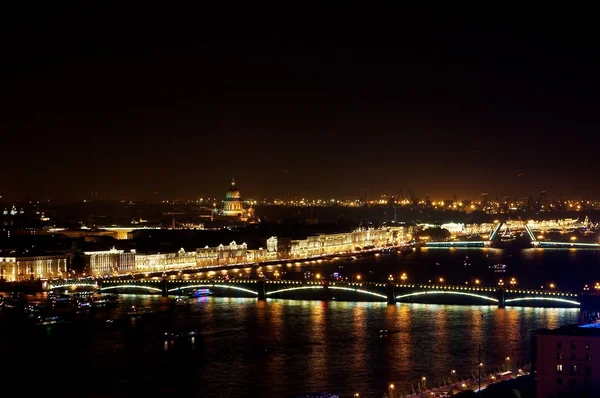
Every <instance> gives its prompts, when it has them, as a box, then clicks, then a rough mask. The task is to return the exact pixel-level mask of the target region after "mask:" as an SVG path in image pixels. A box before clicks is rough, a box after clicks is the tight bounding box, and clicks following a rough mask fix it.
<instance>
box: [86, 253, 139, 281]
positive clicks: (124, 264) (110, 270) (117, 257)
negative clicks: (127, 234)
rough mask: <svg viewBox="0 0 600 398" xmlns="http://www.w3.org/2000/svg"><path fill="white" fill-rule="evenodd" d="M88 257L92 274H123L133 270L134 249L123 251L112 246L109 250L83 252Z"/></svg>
mask: <svg viewBox="0 0 600 398" xmlns="http://www.w3.org/2000/svg"><path fill="white" fill-rule="evenodd" d="M84 254H85V255H86V256H88V257H89V265H90V273H91V275H93V276H101V275H113V274H116V275H123V274H128V273H132V272H135V254H136V253H135V251H131V252H129V253H125V252H124V251H123V250H117V249H115V248H114V247H113V248H112V249H110V250H105V251H97V252H85V253H84Z"/></svg>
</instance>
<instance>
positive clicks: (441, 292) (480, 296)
mask: <svg viewBox="0 0 600 398" xmlns="http://www.w3.org/2000/svg"><path fill="white" fill-rule="evenodd" d="M431 294H452V295H457V296H469V297H475V298H480V299H482V300H487V301H491V302H494V303H498V299H496V298H493V297H488V296H483V295H481V294H475V293H466V292H455V291H449V290H428V291H425V292H415V293H407V294H402V295H400V296H396V299H403V298H405V297H412V296H424V295H431Z"/></svg>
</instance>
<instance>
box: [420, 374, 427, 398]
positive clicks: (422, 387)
mask: <svg viewBox="0 0 600 398" xmlns="http://www.w3.org/2000/svg"><path fill="white" fill-rule="evenodd" d="M426 388H427V378H426V377H425V376H423V377H421V398H423V391H424V390H425V389H426Z"/></svg>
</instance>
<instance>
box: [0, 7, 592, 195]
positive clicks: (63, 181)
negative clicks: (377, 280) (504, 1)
mask: <svg viewBox="0 0 600 398" xmlns="http://www.w3.org/2000/svg"><path fill="white" fill-rule="evenodd" d="M173 13H175V14H174V15H175V16H176V18H172V16H173ZM188 14H189V16H186V15H183V14H182V13H181V10H179V9H177V10H174V9H171V8H169V7H166V6H164V7H161V8H160V9H158V8H152V6H147V7H146V8H144V9H139V8H137V7H128V6H122V7H120V8H119V10H118V12H115V10H114V9H111V8H110V7H108V6H97V5H78V6H63V7H58V6H54V7H48V8H46V9H44V8H42V9H39V10H37V11H36V13H35V15H34V14H32V13H31V12H25V11H24V10H17V9H15V11H14V14H11V20H10V23H7V24H5V25H4V26H3V28H2V29H3V32H4V33H5V35H4V38H3V44H4V48H5V51H6V54H7V59H10V60H11V62H6V63H4V64H3V65H2V66H1V68H2V72H3V73H2V77H1V79H2V83H3V86H4V89H3V92H2V94H1V95H2V105H3V113H4V115H3V124H2V130H3V136H4V137H5V139H4V144H5V147H7V148H18V150H9V151H4V153H3V158H4V161H5V164H6V165H10V167H7V166H5V167H3V168H2V169H1V171H0V176H1V177H2V179H3V189H2V191H3V192H1V193H0V195H3V196H5V197H10V196H19V197H27V196H31V197H40V196H45V195H47V196H56V197H78V196H82V195H83V194H85V193H89V192H113V194H114V195H115V196H126V197H135V198H140V199H151V198H152V197H154V193H155V192H160V193H161V194H163V195H168V196H169V197H194V196H199V195H206V194H210V195H211V196H213V195H218V196H217V197H220V194H219V192H221V190H220V188H219V187H221V186H224V185H226V184H227V181H228V180H229V179H230V178H231V177H235V178H236V179H237V180H238V181H240V184H241V185H240V188H241V189H242V191H243V192H244V195H246V196H250V197H256V196H263V197H276V196H283V195H286V194H289V195H290V196H296V197H302V196H306V197H321V196H362V197H366V196H373V195H380V194H382V193H387V194H394V193H396V192H398V191H399V190H401V189H403V190H404V191H406V190H407V189H408V188H410V189H411V190H412V191H413V192H415V194H416V195H418V196H424V195H425V194H429V195H430V196H431V197H436V198H451V197H452V196H453V195H454V193H456V194H457V196H462V197H468V198H471V199H476V198H477V197H478V196H479V195H480V194H481V193H483V192H488V193H490V196H495V195H496V194H497V195H499V196H504V195H510V196H519V197H526V196H534V197H535V196H536V195H537V194H538V193H539V192H541V191H543V190H548V192H550V193H551V195H555V196H557V197H568V196H577V197H581V198H585V197H590V198H591V197H600V191H599V188H598V187H597V186H595V185H594V184H593V182H594V181H595V173H596V172H595V170H594V169H593V167H592V166H591V165H590V162H589V161H588V159H589V158H590V157H591V156H593V154H592V153H590V151H591V150H592V149H591V148H594V147H596V146H597V144H598V138H597V134H596V132H597V131H598V127H600V126H599V124H598V121H597V120H596V118H595V117H594V112H593V109H595V108H596V105H597V96H596V95H595V93H596V91H597V86H598V83H599V81H598V77H597V75H596V73H595V71H596V70H597V68H596V67H597V64H598V62H597V59H596V58H595V55H594V54H593V52H592V51H590V50H589V49H590V48H593V47H594V43H595V38H596V37H597V34H596V33H597V32H595V31H594V30H593V28H592V27H591V25H587V24H586V23H585V21H580V20H575V19H569V18H566V17H561V19H553V18H550V17H544V16H541V15H537V16H536V17H535V18H530V17H523V18H517V17H514V16H512V17H511V18H510V20H508V19H506V18H504V16H503V15H501V13H498V14H494V16H488V17H487V18H481V19H469V18H468V17H467V16H464V15H460V16H459V15H453V14H452V13H451V14H445V15H444V16H439V15H435V14H434V13H429V12H426V13H414V14H413V13H406V12H403V13H390V15H389V17H387V18H389V20H387V19H386V17H385V16H383V15H378V18H379V19H377V20H372V19H369V18H368V16H367V15H365V16H363V17H362V18H363V19H361V20H360V21H362V22H363V23H362V24H360V25H359V26H361V28H360V29H355V28H356V25H355V24H354V23H351V22H344V19H343V18H330V17H329V15H327V13H325V12H323V14H319V15H311V16H310V19H309V20H305V19H303V18H302V17H301V15H300V14H298V15H296V16H294V17H293V18H292V17H289V19H285V20H270V21H267V22H268V23H264V24H263V23H261V22H259V20H258V19H252V18H248V17H244V18H236V17H235V16H234V15H230V14H227V18H226V20H221V18H219V17H218V16H215V18H211V20H210V21H209V20H207V19H206V17H204V18H202V22H201V23H199V22H198V20H196V16H197V15H198V14H197V13H195V12H192V10H190V12H189V13H188ZM456 14H458V13H456ZM309 21H310V22H309ZM156 23H158V24H159V26H161V29H158V30H156V29H154V28H155V27H156V26H157V25H156ZM557 24H560V26H561V29H556V26H557ZM108 27H110V28H108ZM588 148H590V149H588Z"/></svg>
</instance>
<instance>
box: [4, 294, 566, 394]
mask: <svg viewBox="0 0 600 398" xmlns="http://www.w3.org/2000/svg"><path fill="white" fill-rule="evenodd" d="M121 299H122V301H123V303H122V306H121V308H120V309H119V310H115V311H114V312H113V313H112V314H106V315H98V316H97V317H95V318H93V319H92V320H90V324H93V327H92V326H89V327H88V326H86V329H85V330H84V331H81V330H78V331H72V332H69V331H66V332H65V333H67V335H66V336H64V338H63V336H61V335H60V334H55V335H52V336H50V337H46V338H43V339H42V338H39V339H36V340H34V339H31V337H30V336H29V337H27V340H26V341H25V340H24V341H20V339H21V337H20V336H19V335H18V334H16V335H12V336H11V339H12V340H11V339H8V338H7V337H8V336H0V337H1V338H0V358H3V359H0V363H2V367H3V368H2V369H4V368H8V367H9V366H12V365H11V364H10V363H9V362H8V360H7V358H14V355H15V354H17V352H16V351H15V350H16V349H18V347H21V348H23V347H28V349H30V350H31V351H30V352H44V353H46V357H49V358H52V356H53V355H58V357H59V358H67V359H68V360H72V361H76V362H78V363H81V364H85V367H84V368H83V369H86V371H85V372H81V373H78V371H77V369H75V370H74V371H73V372H74V375H76V381H77V383H75V385H77V384H78V383H80V384H82V385H83V384H85V383H89V385H93V386H94V387H93V388H95V389H96V390H97V391H96V392H97V393H100V394H101V393H105V394H108V393H110V394H114V395H120V394H125V393H132V392H135V393H136V394H142V393H144V392H148V393H167V394H174V395H180V394H181V395H185V394H188V393H190V392H193V393H194V396H203V397H221V396H227V397H252V396H261V397H280V396H286V395H288V394H292V393H300V392H307V391H322V390H329V391H337V392H339V393H346V394H351V393H353V392H360V394H361V396H363V397H367V396H374V397H375V396H377V397H380V396H381V394H382V392H383V391H384V390H385V389H386V386H387V385H388V384H389V383H394V384H395V385H396V386H397V388H398V389H402V388H403V386H405V385H407V384H410V383H411V382H415V381H417V380H418V379H420V378H421V377H422V376H425V377H427V380H430V381H434V380H441V379H442V378H447V377H449V376H450V372H451V370H452V369H456V371H457V373H458V374H459V375H467V374H470V373H471V372H473V371H475V370H476V368H477V354H478V345H479V344H480V343H481V345H482V362H483V363H484V367H486V368H493V367H495V366H497V365H502V364H503V363H504V359H505V358H506V357H507V356H509V357H511V358H512V359H513V360H514V361H515V362H523V361H529V359H530V358H529V355H530V334H531V331H533V330H535V329H539V328H543V327H550V328H554V327H558V326H560V325H562V324H567V323H575V322H577V317H578V310H575V309H541V308H518V307H507V308H506V309H498V308H496V307H494V306H452V305H432V304H396V305H393V306H390V305H387V304H385V303H364V302H363V303H352V302H336V301H332V302H321V301H298V300H268V301H257V300H255V299H241V298H212V297H211V298H200V299H197V300H194V301H193V302H192V304H190V306H189V307H178V308H176V309H175V310H173V309H172V307H170V304H171V303H172V299H168V298H162V297H158V296H132V295H122V296H121ZM131 305H136V306H138V307H140V308H143V307H149V308H152V309H154V310H156V311H157V314H158V315H157V318H156V319H153V320H152V321H144V320H142V321H138V322H136V324H135V325H133V324H128V325H127V326H126V327H123V328H112V329H106V328H105V327H104V323H103V322H104V320H105V317H117V316H119V315H120V314H121V315H122V314H124V312H125V311H127V310H128V309H129V308H130V307H131ZM2 322H5V320H0V323H2ZM193 328H199V329H202V330H203V331H204V332H206V335H205V336H203V337H202V338H199V339H198V340H197V341H196V342H195V343H194V346H193V349H192V347H191V346H190V347H188V346H185V345H184V344H181V343H179V342H175V343H174V345H173V346H171V345H167V346H166V348H167V349H166V350H165V343H164V337H161V336H164V333H165V331H177V330H189V329H193ZM380 329H390V330H395V329H397V330H398V333H396V334H390V335H388V336H387V337H384V338H382V337H380V333H379V330H380ZM68 333H71V334H68ZM23 339H25V337H23ZM15 342H16V343H15ZM11 355H13V356H11ZM55 357H56V356H55ZM61 372H62V370H61V369H60V367H58V368H52V367H49V368H48V369H46V371H45V372H44V373H43V374H42V375H41V376H40V377H49V378H52V377H53V375H55V376H56V377H59V375H60V374H61ZM100 376H101V378H102V380H103V382H102V383H97V382H96V381H95V380H97V378H98V377H100ZM75 385H73V388H74V386H75ZM134 385H135V388H134V387H133V386H134ZM89 388H92V387H89ZM132 389H133V390H134V391H133V390H132Z"/></svg>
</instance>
